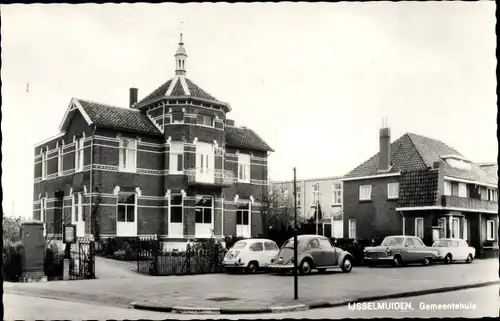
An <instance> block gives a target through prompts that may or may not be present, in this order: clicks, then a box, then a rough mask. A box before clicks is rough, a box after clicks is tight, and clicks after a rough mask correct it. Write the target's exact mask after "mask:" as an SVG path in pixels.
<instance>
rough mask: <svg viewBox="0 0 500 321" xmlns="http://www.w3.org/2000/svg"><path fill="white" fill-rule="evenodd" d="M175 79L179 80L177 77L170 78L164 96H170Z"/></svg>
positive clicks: (175, 82)
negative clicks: (170, 80)
mask: <svg viewBox="0 0 500 321" xmlns="http://www.w3.org/2000/svg"><path fill="white" fill-rule="evenodd" d="M177 81H179V77H177V76H176V77H174V78H173V79H172V82H170V86H169V87H168V89H167V92H166V93H165V96H171V95H172V91H173V90H174V87H175V85H176V84H177Z"/></svg>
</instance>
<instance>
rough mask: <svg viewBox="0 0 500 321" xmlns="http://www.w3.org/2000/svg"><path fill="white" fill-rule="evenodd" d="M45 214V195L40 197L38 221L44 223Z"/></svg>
mask: <svg viewBox="0 0 500 321" xmlns="http://www.w3.org/2000/svg"><path fill="white" fill-rule="evenodd" d="M46 214H47V197H45V196H44V197H42V198H40V221H42V222H44V223H45V219H46Z"/></svg>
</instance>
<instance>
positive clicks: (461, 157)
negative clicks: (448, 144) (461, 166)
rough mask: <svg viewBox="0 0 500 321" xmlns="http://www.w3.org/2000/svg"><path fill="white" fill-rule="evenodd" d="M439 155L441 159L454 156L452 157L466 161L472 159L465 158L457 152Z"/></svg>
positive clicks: (469, 161)
mask: <svg viewBox="0 0 500 321" xmlns="http://www.w3.org/2000/svg"><path fill="white" fill-rule="evenodd" d="M439 157H441V158H442V159H447V158H454V159H459V160H463V161H466V162H468V163H472V161H471V160H470V159H467V158H465V157H463V156H460V155H457V154H447V155H441V156H439Z"/></svg>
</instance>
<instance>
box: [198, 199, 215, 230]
mask: <svg viewBox="0 0 500 321" xmlns="http://www.w3.org/2000/svg"><path fill="white" fill-rule="evenodd" d="M213 205H214V202H213V197H211V196H196V209H195V212H196V215H195V223H199V224H212V215H213V211H214V208H213Z"/></svg>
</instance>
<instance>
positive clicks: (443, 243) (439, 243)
mask: <svg viewBox="0 0 500 321" xmlns="http://www.w3.org/2000/svg"><path fill="white" fill-rule="evenodd" d="M432 246H433V247H451V241H448V240H440V241H436V242H434V244H432Z"/></svg>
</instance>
